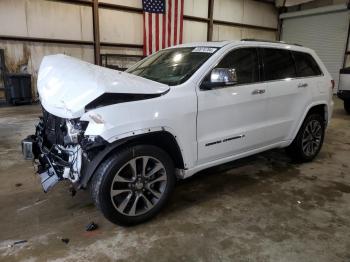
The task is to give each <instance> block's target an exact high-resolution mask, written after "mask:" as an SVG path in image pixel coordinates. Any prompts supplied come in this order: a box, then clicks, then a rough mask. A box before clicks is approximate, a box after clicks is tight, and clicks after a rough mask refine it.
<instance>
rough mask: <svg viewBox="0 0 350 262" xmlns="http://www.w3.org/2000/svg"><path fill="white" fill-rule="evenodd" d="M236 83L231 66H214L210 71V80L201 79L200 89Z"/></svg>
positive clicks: (234, 72)
mask: <svg viewBox="0 0 350 262" xmlns="http://www.w3.org/2000/svg"><path fill="white" fill-rule="evenodd" d="M235 84H237V74H236V70H235V69H233V68H214V69H213V70H212V71H211V73H210V80H205V81H203V83H202V85H201V88H202V89H212V88H215V87H223V86H231V85H235Z"/></svg>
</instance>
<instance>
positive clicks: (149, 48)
mask: <svg viewBox="0 0 350 262" xmlns="http://www.w3.org/2000/svg"><path fill="white" fill-rule="evenodd" d="M142 5H143V54H144V55H145V56H148V55H150V54H152V53H153V52H156V51H158V50H160V49H163V48H166V47H169V46H172V45H177V44H181V43H182V32H183V13H184V0H142Z"/></svg>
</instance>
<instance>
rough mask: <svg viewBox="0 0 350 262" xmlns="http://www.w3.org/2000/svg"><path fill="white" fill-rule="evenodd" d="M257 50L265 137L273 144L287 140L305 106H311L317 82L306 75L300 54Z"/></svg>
mask: <svg viewBox="0 0 350 262" xmlns="http://www.w3.org/2000/svg"><path fill="white" fill-rule="evenodd" d="M286 47H287V46H286ZM260 51H261V56H262V60H263V64H264V78H265V82H266V89H267V92H268V95H269V97H268V104H267V135H266V136H267V140H268V142H269V143H270V144H273V143H277V142H281V141H284V140H289V139H291V135H292V134H293V130H294V128H295V126H296V125H297V123H298V122H299V121H300V119H301V117H302V115H303V113H304V112H305V110H306V106H307V105H309V104H310V103H311V99H312V93H313V88H317V82H315V80H314V79H313V78H312V77H311V76H310V75H312V73H310V72H309V68H308V66H307V64H305V57H304V56H303V53H301V54H300V53H294V52H291V51H290V50H288V49H287V48H286V49H277V48H262V49H261V50H260ZM306 55H307V54H306ZM295 61H296V62H295Z"/></svg>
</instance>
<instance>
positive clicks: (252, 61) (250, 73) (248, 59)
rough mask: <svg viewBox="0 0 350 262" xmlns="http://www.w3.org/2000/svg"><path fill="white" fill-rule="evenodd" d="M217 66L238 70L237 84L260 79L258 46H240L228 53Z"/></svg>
mask: <svg viewBox="0 0 350 262" xmlns="http://www.w3.org/2000/svg"><path fill="white" fill-rule="evenodd" d="M216 68H230V69H235V70H236V75H237V84H249V83H255V82H258V81H259V60H258V53H257V49H256V48H239V49H235V50H233V51H231V52H230V53H228V54H227V55H226V56H225V57H224V58H223V59H222V60H221V61H220V63H219V64H218V65H217V66H216Z"/></svg>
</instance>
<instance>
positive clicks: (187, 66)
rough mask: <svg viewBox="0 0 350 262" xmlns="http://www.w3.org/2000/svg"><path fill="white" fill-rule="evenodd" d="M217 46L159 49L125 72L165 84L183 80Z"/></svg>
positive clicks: (213, 51)
mask: <svg viewBox="0 0 350 262" xmlns="http://www.w3.org/2000/svg"><path fill="white" fill-rule="evenodd" d="M216 50H217V48H211V47H210V48H204V47H203V48H201V47H197V48H194V47H186V48H171V49H167V50H162V51H159V52H157V53H155V54H153V55H151V56H149V57H146V58H145V59H143V60H141V61H140V62H138V63H136V64H135V65H134V66H132V67H131V68H129V69H128V70H127V71H126V72H128V73H131V74H134V75H138V76H142V77H144V78H147V79H150V80H154V81H157V82H160V83H163V84H167V85H178V84H181V83H183V82H185V81H186V80H187V79H188V78H189V77H191V76H192V75H193V73H194V72H196V71H197V69H198V68H199V67H200V66H201V65H202V64H203V63H204V62H205V61H207V60H208V58H209V57H211V56H212V55H213V53H215V52H216Z"/></svg>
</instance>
